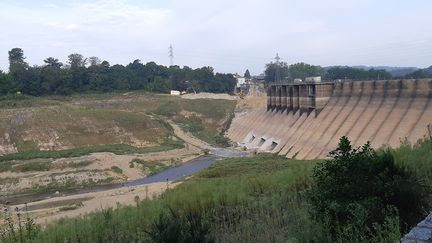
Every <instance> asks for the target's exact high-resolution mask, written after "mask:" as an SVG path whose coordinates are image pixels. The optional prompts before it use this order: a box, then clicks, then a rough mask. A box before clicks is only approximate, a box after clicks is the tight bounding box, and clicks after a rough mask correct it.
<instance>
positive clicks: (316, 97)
mask: <svg viewBox="0 0 432 243" xmlns="http://www.w3.org/2000/svg"><path fill="white" fill-rule="evenodd" d="M431 130H432V80H430V79H421V80H379V81H349V82H322V83H321V82H319V83H294V84H274V85H270V86H269V87H268V90H267V107H263V108H261V109H255V110H253V111H250V112H248V113H243V114H242V115H241V116H236V118H235V119H234V120H233V122H232V124H231V127H230V129H229V131H228V133H227V135H228V137H229V138H230V139H231V140H232V141H234V142H236V143H237V144H238V145H239V146H242V147H246V148H247V149H252V150H258V151H262V152H270V153H278V154H279V155H283V156H286V157H288V158H295V159H317V158H326V157H327V156H328V153H329V152H330V151H331V150H333V149H335V148H336V146H337V144H338V141H339V139H340V137H342V136H347V137H348V138H349V139H350V140H351V141H352V143H353V144H354V145H355V146H361V145H363V144H365V143H366V142H368V141H369V142H370V143H371V145H372V147H374V148H380V147H383V146H388V147H398V146H399V145H400V144H401V142H410V143H415V142H417V141H418V140H419V139H422V138H424V137H425V136H430V135H431V134H430V133H431Z"/></svg>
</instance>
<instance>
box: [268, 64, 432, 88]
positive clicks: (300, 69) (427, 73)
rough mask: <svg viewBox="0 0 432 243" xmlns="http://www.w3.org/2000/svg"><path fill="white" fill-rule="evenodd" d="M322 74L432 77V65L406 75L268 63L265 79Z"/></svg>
mask: <svg viewBox="0 0 432 243" xmlns="http://www.w3.org/2000/svg"><path fill="white" fill-rule="evenodd" d="M311 76H321V77H322V78H323V79H324V80H327V81H334V80H338V79H343V80H388V79H393V78H432V66H430V67H429V68H425V69H418V70H415V71H413V72H410V73H407V74H405V75H398V73H397V72H392V73H390V72H389V71H387V70H384V69H377V68H373V67H372V68H362V67H349V66H331V67H321V66H316V65H310V64H307V63H302V62H300V63H295V64H291V65H288V64H287V63H286V62H271V63H268V64H266V69H265V80H266V82H268V83H275V82H276V83H277V82H293V81H294V79H302V80H304V79H305V78H306V77H311Z"/></svg>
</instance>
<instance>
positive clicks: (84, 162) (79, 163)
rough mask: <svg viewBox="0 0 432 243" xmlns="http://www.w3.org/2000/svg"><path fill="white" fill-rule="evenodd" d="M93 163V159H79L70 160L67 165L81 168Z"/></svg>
mask: <svg viewBox="0 0 432 243" xmlns="http://www.w3.org/2000/svg"><path fill="white" fill-rule="evenodd" d="M93 163H94V161H93V160H83V161H79V162H69V163H67V165H66V166H67V167H70V168H81V167H86V166H89V165H91V164H93Z"/></svg>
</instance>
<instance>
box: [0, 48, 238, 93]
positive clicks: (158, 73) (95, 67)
mask: <svg viewBox="0 0 432 243" xmlns="http://www.w3.org/2000/svg"><path fill="white" fill-rule="evenodd" d="M25 59H26V58H25V56H24V51H23V50H22V49H21V48H13V49H12V50H10V51H9V72H7V73H5V72H2V71H0V95H7V94H16V93H22V94H26V95H33V96H41V95H69V94H73V93H83V92H112V91H130V90H145V91H149V92H157V93H168V92H169V91H170V90H172V89H175V90H180V91H188V92H214V93H228V92H232V91H233V89H234V85H235V83H236V80H235V78H234V77H233V75H231V74H223V73H215V72H214V70H213V68H212V67H202V68H197V69H192V68H190V67H187V66H184V67H183V68H181V67H179V66H170V67H166V66H162V65H158V64H156V63H155V62H148V63H146V64H143V63H142V62H141V61H140V60H134V61H133V62H131V63H129V64H128V65H126V66H123V65H119V64H116V65H112V66H111V65H110V63H109V62H107V61H102V60H101V59H99V58H98V57H89V58H86V57H84V56H83V55H81V54H78V53H73V54H70V55H69V56H68V61H67V63H66V64H63V63H61V62H60V61H59V59H57V58H54V57H48V58H46V59H45V60H44V65H42V66H30V65H29V64H28V63H27V62H26V61H25Z"/></svg>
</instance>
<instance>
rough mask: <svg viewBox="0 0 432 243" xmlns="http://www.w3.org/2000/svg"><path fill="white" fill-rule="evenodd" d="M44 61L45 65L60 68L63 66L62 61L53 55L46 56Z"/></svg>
mask: <svg viewBox="0 0 432 243" xmlns="http://www.w3.org/2000/svg"><path fill="white" fill-rule="evenodd" d="M44 63H45V64H46V66H48V67H53V68H61V67H62V66H63V63H61V62H59V59H57V58H54V57H48V58H47V59H45V60H44Z"/></svg>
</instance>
